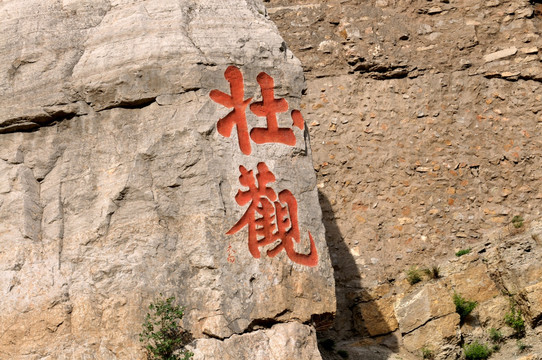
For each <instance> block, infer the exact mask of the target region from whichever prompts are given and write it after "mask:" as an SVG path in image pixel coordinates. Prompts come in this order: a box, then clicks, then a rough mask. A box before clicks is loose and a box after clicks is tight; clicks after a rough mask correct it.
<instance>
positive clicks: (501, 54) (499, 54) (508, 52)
mask: <svg viewBox="0 0 542 360" xmlns="http://www.w3.org/2000/svg"><path fill="white" fill-rule="evenodd" d="M517 52H518V49H517V48H516V47H515V46H512V47H509V48H507V49H503V50H499V51H496V52H494V53H491V54H487V55H484V61H485V62H491V61H495V60H500V59H504V58H507V57H509V56H512V55H516V53H517Z"/></svg>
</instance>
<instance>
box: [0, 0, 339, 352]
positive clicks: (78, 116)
mask: <svg viewBox="0 0 542 360" xmlns="http://www.w3.org/2000/svg"><path fill="white" fill-rule="evenodd" d="M0 14H2V16H1V17H0V19H1V20H0V33H1V34H2V36H1V39H2V40H0V109H1V110H2V111H0V113H1V115H0V133H1V134H0V291H1V295H2V296H1V297H0V308H1V309H2V311H1V312H0V358H6V359H8V358H9V359H83V358H84V359H140V358H142V357H143V352H142V346H141V344H140V343H139V340H138V336H137V334H138V333H139V332H140V330H141V323H142V320H143V315H144V313H145V310H146V308H147V305H148V304H149V303H150V302H151V301H152V300H153V298H155V297H156V296H157V295H158V293H159V292H162V293H164V294H166V295H174V296H176V298H177V299H178V300H179V301H180V303H181V304H182V305H184V306H185V307H186V316H185V319H184V325H185V327H186V328H187V329H188V330H189V331H190V332H191V333H192V335H193V336H194V337H195V338H205V337H213V338H215V340H212V342H213V344H215V345H213V346H217V349H224V351H225V352H227V351H229V350H228V346H231V345H230V344H234V343H243V344H245V345H244V346H246V348H245V357H237V359H243V358H246V359H255V358H257V357H256V356H255V355H254V354H255V352H257V351H261V349H262V348H260V347H259V346H260V345H259V342H258V341H257V340H254V339H255V338H257V337H258V336H263V335H262V334H265V336H266V337H267V338H269V339H270V340H269V343H268V344H267V345H265V346H267V348H266V349H267V350H269V349H271V348H273V347H275V346H279V345H281V344H282V343H284V342H286V340H284V339H285V337H286V336H288V334H289V333H290V332H291V331H292V332H294V333H295V336H296V337H297V339H298V340H299V341H298V342H296V343H295V344H289V345H288V346H289V347H288V349H284V350H283V353H282V354H283V355H284V356H285V357H283V358H293V357H295V354H299V353H303V354H305V353H307V354H313V355H311V356H313V358H315V359H316V358H318V356H317V352H316V350H315V344H314V334H313V332H312V330H311V328H310V327H303V326H301V325H296V324H295V323H292V324H290V325H288V326H284V327H280V326H278V327H276V328H273V329H272V330H269V331H267V332H265V331H263V332H258V333H255V334H246V335H241V336H240V337H236V338H233V337H232V335H234V334H243V333H249V332H251V331H253V330H257V329H259V328H262V327H264V328H265V327H268V326H270V325H271V324H274V323H279V322H292V321H298V322H309V321H310V320H311V318H312V316H313V315H315V314H324V313H331V312H334V311H335V298H334V296H335V291H334V279H333V270H332V267H331V263H330V258H329V255H328V252H327V247H326V242H325V238H324V226H323V224H322V221H321V211H320V206H319V203H318V196H317V190H316V179H315V176H314V171H313V167H312V162H311V151H310V147H309V142H308V132H307V131H303V130H301V129H303V128H304V126H303V122H302V120H301V122H300V121H299V118H297V119H298V120H297V127H294V128H293V130H292V131H293V134H294V135H293V136H294V139H293V144H290V145H291V146H289V145H284V144H277V143H271V144H261V145H258V144H255V143H252V153H251V154H250V156H248V155H245V154H243V153H242V152H241V151H240V149H239V145H238V139H237V135H236V131H234V132H233V135H232V136H231V137H226V136H223V135H221V134H219V133H218V132H217V131H216V129H217V122H218V120H219V119H220V118H223V117H225V116H226V115H227V114H228V112H229V111H230V110H229V109H227V108H226V107H224V106H222V105H220V104H219V103H218V102H217V101H214V100H213V99H211V98H210V96H209V94H210V92H211V91H212V90H218V91H222V92H224V93H226V94H229V93H230V87H229V83H228V81H227V80H226V79H225V77H224V76H225V71H226V69H227V67H228V66H229V65H235V66H237V67H238V68H239V69H240V71H241V72H242V74H243V76H244V78H245V82H244V85H245V88H244V90H245V98H249V97H253V98H254V101H255V102H256V101H261V99H262V95H261V89H260V87H259V84H258V83H257V76H258V74H260V73H261V72H266V73H267V74H268V75H269V76H271V77H273V78H274V81H275V88H276V89H275V94H276V97H277V98H285V101H287V102H288V105H289V110H293V109H299V106H300V96H301V91H302V89H303V87H304V82H303V73H302V68H301V66H300V63H299V61H298V60H297V59H296V58H295V57H294V56H293V54H292V53H291V52H290V51H288V50H287V49H286V47H285V46H284V43H283V40H282V38H281V37H280V35H279V34H278V31H277V29H276V27H275V26H274V25H273V24H272V23H271V22H270V21H269V20H268V19H267V18H266V16H265V8H264V7H263V6H262V4H261V3H259V2H257V1H233V0H231V1H224V0H209V1H190V0H179V1H169V0H168V1H165V0H164V1H157V0H149V1H143V0H141V1H137V0H133V1H131V0H111V1H109V0H104V1H85V0H64V1H61V0H39V1H38V0H35V1H30V2H29V1H17V0H11V1H3V2H1V4H0ZM246 110H247V111H246V113H247V115H246V116H247V120H248V123H249V126H250V128H251V127H254V126H263V125H264V124H265V118H263V117H257V116H256V115H255V114H254V112H251V111H249V110H248V109H246ZM292 117H294V115H292ZM278 119H279V124H280V125H281V126H288V127H290V126H291V123H292V118H290V116H289V115H288V114H279V115H278ZM294 123H296V121H295V119H294ZM250 128H249V129H250ZM305 129H306V128H305ZM260 162H261V163H265V164H267V167H268V169H269V171H271V172H272V173H273V174H274V175H275V178H276V180H275V181H270V182H269V183H268V186H269V187H272V188H273V189H274V191H275V192H276V193H279V192H281V191H283V190H289V191H290V192H291V195H292V196H293V197H295V199H296V200H297V205H298V209H297V215H298V216H299V219H298V224H297V225H298V227H297V228H298V229H299V231H300V236H299V237H300V240H301V242H300V244H296V245H295V246H294V248H293V250H292V251H297V252H299V253H305V254H306V253H308V252H309V251H310V250H311V249H310V245H309V241H310V240H309V238H310V237H311V235H310V234H312V238H313V239H314V244H315V245H314V247H315V248H314V249H313V250H314V251H313V252H312V254H315V252H316V251H317V254H318V262H317V264H314V263H311V265H316V266H312V267H310V266H305V265H301V264H298V263H295V262H294V261H292V259H291V258H293V257H294V256H293V255H291V254H290V253H289V254H287V253H286V252H285V251H284V250H283V251H280V252H278V254H274V255H276V256H275V257H273V258H271V257H269V256H267V255H266V252H265V250H269V249H271V248H273V247H274V245H276V242H275V243H274V245H271V244H268V245H267V246H265V247H263V248H257V251H258V253H259V252H260V251H261V253H262V256H261V258H259V259H257V258H255V257H253V256H252V255H251V253H250V252H249V248H248V245H247V244H248V235H247V230H246V228H245V227H243V228H240V229H238V231H237V232H235V234H232V235H227V234H226V232H228V231H229V230H230V229H231V228H232V227H233V226H234V224H236V222H237V221H239V219H241V218H242V217H243V214H244V213H245V212H246V211H247V209H249V206H248V205H249V204H248V203H243V204H241V202H240V201H239V200H238V201H237V202H236V197H235V196H236V194H237V192H238V190H243V191H244V190H246V187H245V186H243V185H242V184H241V183H240V180H241V181H242V179H240V175H241V173H240V171H241V168H240V166H244V167H246V169H247V170H254V175H256V172H257V170H256V167H257V165H258V164H259V163H260ZM248 176H249V175H246V176H245V180H246V178H247V177H248ZM243 184H244V185H247V183H246V182H245V183H243ZM260 186H263V182H262V183H260ZM267 195H268V196H269V197H270V198H271V199H270V200H271V201H272V200H273V199H272V196H271V195H269V191H268V192H267ZM286 195H287V194H286ZM262 196H263V195H262ZM281 199H282V198H281ZM281 201H282V200H281ZM266 204H273V205H274V206H275V207H277V206H278V205H277V204H278V202H277V203H271V202H268V203H266ZM288 204H289V205H288V206H289V209H290V211H292V212H293V208H292V203H291V202H290V203H288ZM282 206H285V203H284V202H281V207H282ZM276 209H277V211H278V210H279V209H278V207H277V208H276ZM249 212H250V211H249ZM292 216H293V215H292V213H290V214H289V218H290V219H291V220H292V224H291V225H292V226H291V228H294V226H293V221H294V220H293V218H292ZM281 220H282V219H281ZM287 225H288V224H286V227H287ZM267 228H269V227H267ZM309 232H310V233H309ZM294 237H295V235H294ZM257 239H258V240H261V237H258V238H257ZM267 239H268V240H269V238H267ZM290 240H291V239H290ZM290 243H292V241H290ZM284 244H286V245H285V246H287V244H289V243H288V242H287V241H286V240H284V241H283V245H284ZM279 250H280V249H279ZM287 255H288V256H287ZM298 262H299V261H298ZM292 328H294V330H295V331H294V330H292ZM245 336H246V337H245ZM304 336H306V338H304ZM229 337H232V338H231V339H230V340H229V342H224V344H222V342H221V341H220V340H219V339H224V338H229ZM245 338H246V339H249V340H246V342H245V340H244V339H245ZM277 344H278V345H277ZM262 346H264V345H263V344H262ZM267 350H266V351H267ZM198 351H199V350H198V348H197V346H196V349H195V351H194V352H195V353H196V354H197V353H198ZM202 351H205V350H202ZM273 351H275V350H273ZM288 351H291V353H290V352H288ZM198 356H200V355H198ZM214 356H215V358H217V359H222V358H225V355H224V356H222V354H220V353H215V354H214ZM266 356H267V355H266ZM268 356H269V357H268V358H270V359H271V358H273V357H272V356H275V355H272V354H268ZM206 358H211V357H206Z"/></svg>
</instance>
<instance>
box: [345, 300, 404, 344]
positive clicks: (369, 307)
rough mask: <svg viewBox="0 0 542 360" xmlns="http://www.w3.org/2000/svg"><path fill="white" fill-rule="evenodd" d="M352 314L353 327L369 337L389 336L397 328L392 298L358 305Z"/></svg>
mask: <svg viewBox="0 0 542 360" xmlns="http://www.w3.org/2000/svg"><path fill="white" fill-rule="evenodd" d="M353 312H354V322H355V325H354V326H356V327H357V328H359V329H364V330H365V331H367V332H368V333H369V334H370V335H371V336H378V335H384V334H389V333H391V332H393V331H395V330H397V328H398V323H397V319H396V318H395V312H394V298H392V297H388V298H382V299H378V300H374V301H369V302H363V303H360V304H358V305H356V307H355V308H354V310H353Z"/></svg>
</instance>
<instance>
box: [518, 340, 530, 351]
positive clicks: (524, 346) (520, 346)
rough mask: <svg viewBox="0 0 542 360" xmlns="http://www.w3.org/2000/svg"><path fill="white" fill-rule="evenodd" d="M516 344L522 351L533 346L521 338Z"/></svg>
mask: <svg viewBox="0 0 542 360" xmlns="http://www.w3.org/2000/svg"><path fill="white" fill-rule="evenodd" d="M516 346H517V347H518V351H519V352H520V353H522V352H524V351H525V350H527V349H529V348H530V347H531V346H530V345H527V344H525V343H524V342H523V341H521V340H518V341H517V342H516Z"/></svg>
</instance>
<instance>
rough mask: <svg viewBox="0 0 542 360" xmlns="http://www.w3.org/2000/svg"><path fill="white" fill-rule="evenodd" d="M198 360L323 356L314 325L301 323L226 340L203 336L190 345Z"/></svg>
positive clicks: (314, 359) (284, 359)
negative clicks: (204, 337) (319, 348)
mask: <svg viewBox="0 0 542 360" xmlns="http://www.w3.org/2000/svg"><path fill="white" fill-rule="evenodd" d="M189 348H190V349H191V350H192V351H193V352H194V357H193V359H194V360H214V359H216V360H253V359H261V360H298V359H307V360H321V359H322V357H321V356H320V352H319V351H318V346H317V343H316V332H315V331H314V328H312V327H309V326H306V325H302V324H299V323H295V322H292V323H287V324H277V325H274V326H273V327H272V328H271V329H267V330H257V331H253V332H250V333H247V334H242V335H233V336H232V337H230V338H229V339H226V340H224V341H220V340H216V339H200V340H197V341H196V342H195V344H194V345H192V346H191V347H189Z"/></svg>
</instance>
